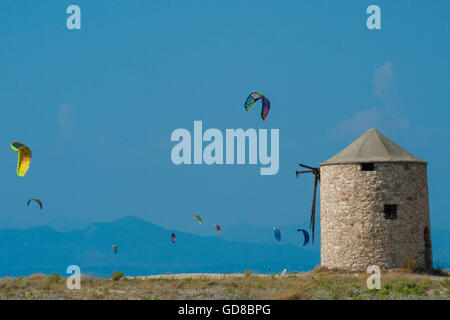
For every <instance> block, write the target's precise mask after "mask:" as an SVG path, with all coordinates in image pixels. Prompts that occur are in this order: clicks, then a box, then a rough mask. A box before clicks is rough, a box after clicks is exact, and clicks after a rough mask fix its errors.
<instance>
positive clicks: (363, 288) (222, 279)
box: [0, 268, 450, 300]
mask: <svg viewBox="0 0 450 320" xmlns="http://www.w3.org/2000/svg"><path fill="white" fill-rule="evenodd" d="M368 277H369V274H367V273H364V272H351V271H337V270H325V269H321V268H316V269H315V270H312V271H309V272H304V273H290V274H285V275H283V276H280V275H275V274H272V275H268V274H252V273H251V271H248V272H246V273H245V274H173V275H153V276H138V277H127V276H122V275H121V274H120V273H116V274H115V275H113V276H112V277H111V278H97V277H90V276H85V275H82V276H81V289H80V290H76V289H74V290H69V289H67V287H66V281H67V278H66V277H61V276H59V275H58V274H52V275H43V274H34V275H31V276H29V277H26V278H24V277H17V278H3V279H0V299H13V300H17V299H19V300H20V299H25V300H39V299H45V300H53V299H89V300H110V299H120V300H122V299H143V300H172V299H177V300H183V299H193V300H195V299H225V300H228V299H231V300H234V299H239V300H245V299H257V300H260V299H261V300H263V299H289V300H290V299H302V300H303V299H307V300H322V299H333V300H336V299H338V300H349V299H350V300H353V299H356V300H378V299H402V300H403V299H444V300H450V276H449V272H448V271H445V270H444V271H441V272H440V273H439V275H433V274H428V273H411V272H406V271H405V270H392V271H383V272H382V273H381V289H380V290H375V289H372V290H369V289H368V288H367V284H366V283H367V278H368Z"/></svg>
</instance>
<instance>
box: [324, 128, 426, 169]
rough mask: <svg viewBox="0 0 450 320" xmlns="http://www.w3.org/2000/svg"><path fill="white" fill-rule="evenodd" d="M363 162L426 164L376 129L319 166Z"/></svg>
mask: <svg viewBox="0 0 450 320" xmlns="http://www.w3.org/2000/svg"><path fill="white" fill-rule="evenodd" d="M364 162H416V163H426V162H425V161H422V160H420V159H419V158H416V157H415V156H413V155H412V154H410V153H409V152H408V151H406V150H405V149H403V148H402V147H400V146H399V145H397V144H395V143H394V142H393V141H391V140H389V139H388V138H387V137H385V136H384V135H383V134H382V133H381V132H379V131H378V130H376V129H370V130H368V131H367V132H366V133H364V134H363V135H362V136H361V137H359V138H358V139H356V140H355V141H354V142H353V143H352V144H351V145H349V146H348V147H347V148H345V149H344V150H342V151H341V152H339V153H338V154H336V155H335V156H334V157H332V158H331V159H329V160H327V161H325V162H323V163H321V164H320V165H330V164H350V163H364Z"/></svg>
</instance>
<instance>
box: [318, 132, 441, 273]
mask: <svg viewBox="0 0 450 320" xmlns="http://www.w3.org/2000/svg"><path fill="white" fill-rule="evenodd" d="M426 165H427V164H426V162H424V161H422V160H420V159H418V158H416V157H415V156H413V155H411V154H410V153H408V152H407V151H405V150H404V149H402V148H401V147H400V146H398V145H397V144H395V143H394V142H392V141H391V140H389V139H388V138H387V137H385V136H384V135H383V134H381V133H380V132H379V131H377V130H376V129H370V130H369V131H367V132H366V133H364V134H363V135H362V136H361V137H359V138H358V139H357V140H356V141H354V142H353V143H352V144H351V145H349V146H348V147H347V148H345V149H344V150H342V151H341V152H339V153H338V154H337V155H335V156H334V157H332V158H331V159H329V160H328V161H325V162H324V163H321V164H320V209H321V210H320V227H321V265H322V266H325V267H337V268H349V269H366V268H367V267H368V266H370V265H377V266H379V267H380V268H383V269H392V268H403V267H405V266H406V264H407V263H408V262H409V261H414V262H415V265H416V267H418V268H422V269H430V268H432V251H431V236H430V215H429V204H428V184H427V166H426Z"/></svg>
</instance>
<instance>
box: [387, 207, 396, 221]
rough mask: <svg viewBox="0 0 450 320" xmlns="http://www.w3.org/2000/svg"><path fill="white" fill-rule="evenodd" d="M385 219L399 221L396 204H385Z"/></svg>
mask: <svg viewBox="0 0 450 320" xmlns="http://www.w3.org/2000/svg"><path fill="white" fill-rule="evenodd" d="M384 218H385V219H387V220H396V219H397V205H396V204H385V205H384Z"/></svg>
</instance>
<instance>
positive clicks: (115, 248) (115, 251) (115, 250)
mask: <svg viewBox="0 0 450 320" xmlns="http://www.w3.org/2000/svg"><path fill="white" fill-rule="evenodd" d="M112 247H113V248H114V254H116V253H117V250H118V249H117V246H115V245H112Z"/></svg>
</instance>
